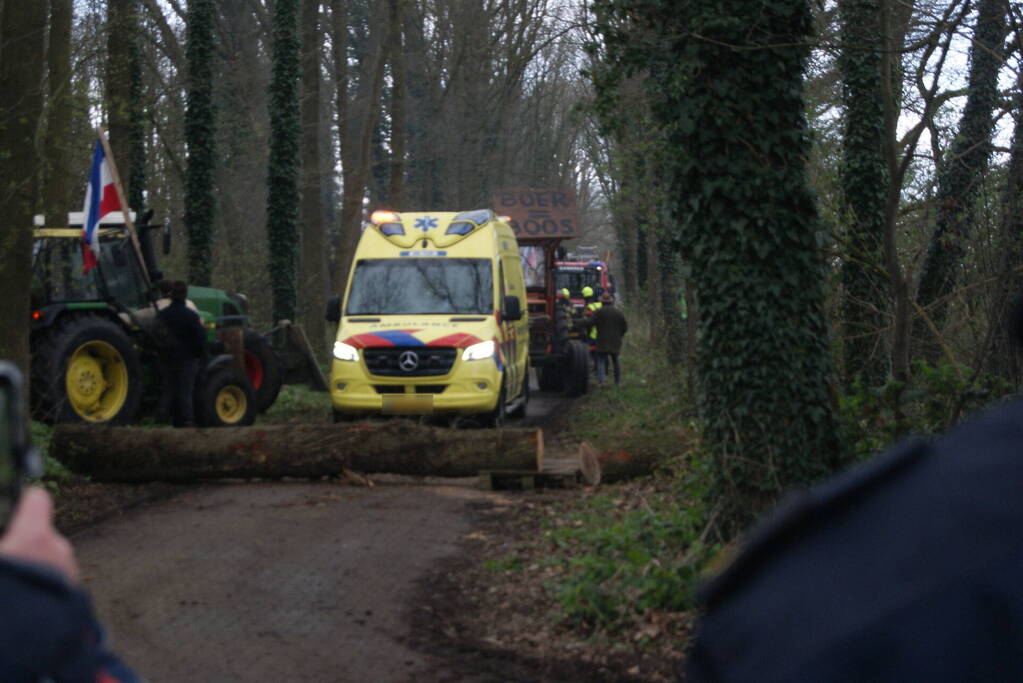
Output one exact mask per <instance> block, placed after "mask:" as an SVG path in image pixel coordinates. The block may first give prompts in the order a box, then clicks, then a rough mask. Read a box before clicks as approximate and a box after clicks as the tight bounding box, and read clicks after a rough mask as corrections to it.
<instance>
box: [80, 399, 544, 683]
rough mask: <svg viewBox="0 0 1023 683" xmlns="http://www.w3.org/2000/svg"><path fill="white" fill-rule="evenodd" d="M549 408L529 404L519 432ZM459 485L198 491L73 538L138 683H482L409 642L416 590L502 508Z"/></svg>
mask: <svg viewBox="0 0 1023 683" xmlns="http://www.w3.org/2000/svg"><path fill="white" fill-rule="evenodd" d="M559 403H560V400H559V399H557V398H555V397H545V396H542V395H539V396H536V397H535V399H534V400H533V401H532V402H531V404H530V413H531V417H530V418H529V423H531V424H537V423H539V422H542V420H543V417H544V415H545V413H548V412H550V411H552V410H554V409H555V408H556V406H557V405H558V404H559ZM473 484H474V482H472V481H462V482H458V483H457V484H452V483H437V482H436V481H434V482H431V483H430V484H428V485H424V484H422V483H418V484H408V483H390V484H387V483H385V484H383V485H380V486H377V487H375V488H359V487H352V486H348V485H342V484H335V483H305V482H302V483H297V482H296V483H236V484H218V485H203V486H199V487H193V488H182V489H181V491H180V493H178V494H177V495H174V496H172V497H171V498H169V499H166V500H164V501H162V502H159V503H154V504H149V505H145V506H142V507H139V508H137V509H134V510H132V511H130V512H128V513H127V514H125V515H123V516H120V517H117V518H114V519H112V520H109V521H107V522H104V523H102V524H100V525H97V526H95V527H92V528H90V529H88V530H86V531H83V532H81V533H78V534H76V535H75V536H74V539H73V540H74V543H75V546H76V548H77V550H78V553H79V560H80V562H81V565H82V573H83V575H84V576H85V577H86V585H87V587H88V589H89V591H90V592H91V594H92V595H93V599H94V601H95V603H96V607H97V611H98V612H99V614H100V615H101V617H102V618H103V620H104V621H105V623H106V624H107V627H108V629H109V632H110V636H111V639H112V644H113V647H114V649H115V651H117V652H118V653H119V654H121V655H122V656H123V657H124V658H125V660H126V661H128V662H130V663H131V665H132V666H134V667H135V668H137V670H138V671H139V672H140V674H142V675H143V676H144V677H146V679H147V680H149V681H152V683H181V682H183V681H188V682H193V681H194V682H201V683H205V682H209V683H232V682H234V681H247V682H248V681H252V682H262V681H266V682H270V681H273V682H274V683H281V682H285V681H287V682H300V681H315V682H317V683H321V682H331V681H353V682H360V683H361V682H364V681H365V682H372V683H378V682H386V681H450V680H458V681H465V680H479V681H493V680H499V679H495V678H494V677H493V675H488V674H483V673H481V674H480V675H479V676H473V675H472V674H469V675H467V674H466V673H465V670H464V668H462V667H459V671H460V672H461V673H459V674H457V675H456V674H453V673H450V672H451V670H452V667H451V664H452V663H451V661H450V660H447V661H445V659H444V658H443V657H435V656H433V655H431V654H429V653H425V652H422V651H417V650H414V649H412V648H411V647H410V645H409V641H410V639H411V638H412V637H413V636H421V634H413V633H412V632H411V628H412V627H411V626H410V623H411V622H410V610H412V609H414V608H415V607H416V601H415V591H416V589H417V581H419V582H421V581H422V580H423V577H424V576H428V575H429V570H431V569H436V567H437V566H438V565H439V564H440V562H441V560H443V559H445V558H447V559H450V558H451V557H452V556H455V555H457V554H458V552H459V543H460V542H461V541H462V539H463V538H464V537H465V536H466V535H467V534H469V533H470V532H471V531H472V517H473V513H472V511H473V509H474V508H477V507H481V506H482V507H489V506H491V505H494V504H501V502H502V501H503V500H504V498H503V496H502V495H501V494H495V493H491V492H484V491H480V490H477V489H476V488H474V486H473ZM420 589H421V587H420ZM415 639H416V640H419V641H421V640H422V638H421V637H416V638H415Z"/></svg>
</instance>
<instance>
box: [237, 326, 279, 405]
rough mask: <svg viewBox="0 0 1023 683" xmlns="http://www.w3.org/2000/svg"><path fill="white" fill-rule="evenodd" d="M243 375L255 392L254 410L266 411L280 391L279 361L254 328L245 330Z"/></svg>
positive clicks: (271, 348)
mask: <svg viewBox="0 0 1023 683" xmlns="http://www.w3.org/2000/svg"><path fill="white" fill-rule="evenodd" d="M245 375H246V376H247V377H248V378H249V384H251V385H252V390H253V391H255V392H256V411H257V412H260V413H264V412H266V411H267V410H268V409H269V408H270V406H272V405H273V404H274V401H276V400H277V394H279V393H280V391H281V380H282V379H283V378H282V376H281V361H280V359H279V358H278V357H277V353H276V352H275V351H274V350H273V347H272V346H271V345H270V342H268V341H267V340H266V338H265V337H264V336H263V335H261V334H260V333H259V332H256V331H255V330H245Z"/></svg>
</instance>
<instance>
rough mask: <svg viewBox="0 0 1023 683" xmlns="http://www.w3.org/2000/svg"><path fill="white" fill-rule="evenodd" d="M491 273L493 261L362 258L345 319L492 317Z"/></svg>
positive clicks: (349, 297)
mask: <svg viewBox="0 0 1023 683" xmlns="http://www.w3.org/2000/svg"><path fill="white" fill-rule="evenodd" d="M492 270H493V269H492V263H491V261H490V259H465V258H462V259H452V258H396V259H363V260H361V261H359V262H358V263H357V264H356V266H355V274H354V275H353V276H352V288H351V291H350V293H349V295H348V305H347V307H346V308H345V315H429V314H440V315H443V314H452V313H457V314H465V313H470V314H490V313H493V312H494V285H493V282H494V281H493V273H492Z"/></svg>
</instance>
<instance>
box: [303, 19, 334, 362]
mask: <svg viewBox="0 0 1023 683" xmlns="http://www.w3.org/2000/svg"><path fill="white" fill-rule="evenodd" d="M319 19H320V0H303V2H302V107H301V110H302V112H301V113H302V265H301V278H300V282H301V292H302V299H303V301H304V303H305V305H303V306H302V310H301V313H302V316H301V319H302V325H303V326H304V327H305V329H306V332H307V333H308V335H309V339H310V340H312V343H313V346H314V348H315V349H317V350H319V349H320V347H321V346H322V345H323V344H324V343H325V340H326V333H327V330H326V324H325V322H324V319H323V305H322V304H323V301H324V300H325V299H326V298H327V292H328V289H327V233H326V228H325V227H324V218H323V216H324V213H323V183H322V179H321V174H320V66H321V61H322V60H321V52H322V50H321V47H322V39H321V36H322V33H321V32H320V22H319Z"/></svg>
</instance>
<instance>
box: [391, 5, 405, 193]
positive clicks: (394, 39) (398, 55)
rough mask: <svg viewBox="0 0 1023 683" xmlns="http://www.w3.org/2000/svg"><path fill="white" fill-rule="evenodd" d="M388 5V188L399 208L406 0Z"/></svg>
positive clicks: (402, 166)
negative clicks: (389, 113) (389, 139)
mask: <svg viewBox="0 0 1023 683" xmlns="http://www.w3.org/2000/svg"><path fill="white" fill-rule="evenodd" d="M390 8H391V80H392V83H391V168H390V188H389V191H388V195H389V201H390V204H391V207H392V208H393V209H395V210H401V208H402V206H403V204H404V198H405V197H404V195H405V135H406V133H405V50H404V47H403V40H402V35H403V33H404V32H403V30H402V27H403V26H404V23H405V0H390Z"/></svg>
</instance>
